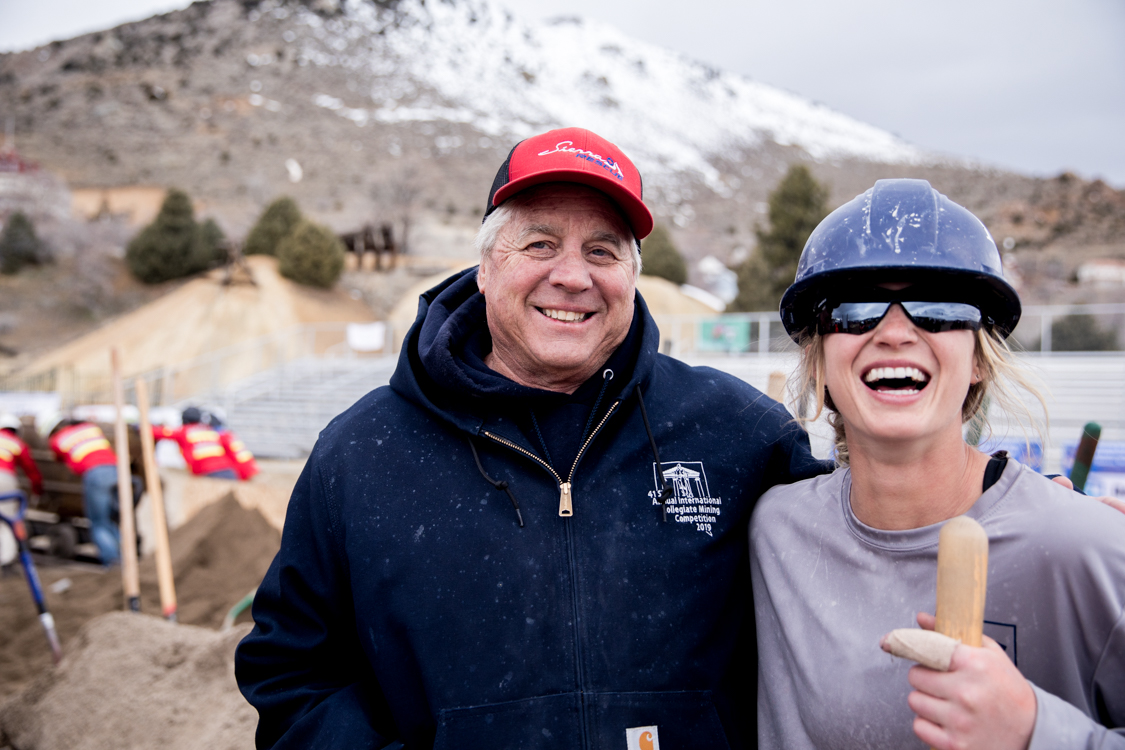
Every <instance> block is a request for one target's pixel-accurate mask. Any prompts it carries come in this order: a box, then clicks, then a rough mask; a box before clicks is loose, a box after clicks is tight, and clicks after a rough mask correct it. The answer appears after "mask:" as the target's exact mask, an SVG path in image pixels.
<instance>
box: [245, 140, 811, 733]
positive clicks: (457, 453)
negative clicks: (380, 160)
mask: <svg viewBox="0 0 1125 750" xmlns="http://www.w3.org/2000/svg"><path fill="white" fill-rule="evenodd" d="M651 229H652V216H651V214H650V213H649V211H648V209H647V208H646V207H645V205H644V203H643V201H642V198H641V179H640V175H639V174H637V171H636V169H635V168H634V166H633V164H632V163H631V162H630V161H629V160H628V159H627V158H626V157H625V156H624V155H623V154H621V152H620V151H619V150H618V149H617V148H616V147H615V146H613V145H612V144H610V143H608V142H607V141H605V140H603V139H601V138H599V137H598V136H596V135H594V134H593V133H590V132H588V131H584V130H579V129H567V130H558V131H552V132H549V133H545V134H543V135H539V136H536V137H533V138H530V139H528V140H526V141H523V142H521V143H520V144H518V145H517V146H516V147H515V148H514V149H513V150H512V152H511V154H509V157H508V160H507V161H506V162H505V163H504V165H503V166H502V167H501V169H500V172H499V174H498V175H497V177H496V181H495V183H494V184H493V187H492V191H491V194H490V196H489V205H488V212H487V213H486V218H485V221H484V224H483V225H482V227H481V230H480V233H479V236H478V240H477V246H478V249H479V251H480V254H481V262H480V266H479V268H478V269H473V270H470V271H467V272H465V273H462V274H459V275H457V276H454V277H453V278H450V279H448V280H447V281H445V282H444V283H442V284H441V285H439V286H438V287H436V288H434V289H432V290H430V291H429V292H427V293H426V294H425V295H423V297H422V300H421V304H420V306H419V312H418V318H417V321H416V322H415V324H414V326H413V328H412V329H411V330H410V333H409V335H408V336H407V339H406V342H405V344H404V346H403V350H402V354H401V356H400V360H399V365H398V368H397V370H396V372H395V374H394V377H393V378H392V380H391V384H390V386H389V387H386V388H379V389H377V390H375V391H373V392H372V393H370V394H368V395H367V396H366V397H364V398H363V399H362V400H360V401H359V402H358V403H357V404H356V405H355V406H353V407H352V408H351V409H349V410H348V411H347V412H345V413H344V414H342V415H341V416H339V417H338V418H336V419H335V420H334V421H333V422H332V423H331V424H330V425H329V426H328V427H327V428H326V429H325V430H324V432H323V433H322V434H321V437H320V440H319V441H318V443H317V445H316V448H315V449H314V451H313V455H312V456H311V457H310V458H309V461H308V464H307V465H306V467H305V471H304V473H303V474H302V476H301V479H300V481H299V482H298V484H297V487H296V489H295V491H294V494H293V498H292V500H291V501H290V504H289V511H288V514H287V517H286V522H285V532H284V534H283V537H282V543H281V550H280V552H279V553H278V555H277V558H276V559H275V560H274V562H273V564H272V566H271V567H270V570H269V572H268V573H267V574H266V577H265V580H264V581H263V582H262V585H261V587H260V588H259V589H258V595H257V599H256V600H255V603H254V619H255V622H256V626H255V629H254V631H253V632H252V633H251V634H250V635H249V636H247V638H246V639H245V640H244V641H243V642H242V644H241V645H240V647H239V649H238V655H237V674H238V679H239V683H240V685H241V688H242V691H243V693H244V694H245V695H246V697H247V699H248V700H249V701H250V702H251V703H252V704H254V706H256V707H257V709H258V711H259V714H260V717H261V719H260V723H259V726H258V736H257V739H258V745H259V747H287V748H288V747H292V748H298V747H300V748H308V747H318V748H319V747H348V748H353V747H354V748H358V747H365V748H382V747H402V746H405V747H406V748H410V749H411V750H414V749H415V748H431V747H433V748H442V749H444V748H458V750H472V749H475V748H488V749H489V750H495V749H499V748H565V749H566V750H570V749H572V748H607V749H608V748H622V749H624V748H630V749H631V750H639V749H640V748H661V747H662V748H663V749H664V750H676V749H677V748H726V747H731V748H743V747H751V746H753V745H754V744H755V741H754V716H755V708H754V689H755V682H756V680H755V669H756V668H755V659H754V655H755V646H754V630H753V616H752V614H753V609H752V606H751V603H750V595H749V592H750V580H749V566H748V563H747V557H748V555H747V541H746V528H747V521H748V519H749V516H750V512H751V510H752V507H753V504H754V502H755V500H756V499H757V497H758V495H759V494H760V493H761V492H762V491H763V490H765V489H766V488H768V487H769V486H771V485H773V484H775V483H779V482H788V481H792V480H794V479H796V478H802V477H804V476H807V475H810V474H812V473H815V472H817V471H819V470H821V466H820V464H819V463H818V462H816V461H814V460H813V459H812V457H811V455H810V454H809V449H808V443H807V439H806V436H805V435H804V433H803V432H802V431H801V430H800V429H799V428H798V427H797V426H796V425H795V424H794V423H793V421H792V419H791V418H790V416H789V415H788V413H786V412H785V410H784V409H782V408H781V407H780V406H778V405H777V404H776V403H774V402H773V401H770V400H769V399H767V398H765V397H764V396H763V395H762V394H761V393H759V392H758V391H756V390H755V389H753V388H751V387H750V386H748V385H746V384H745V383H743V382H741V381H739V380H736V379H734V378H732V377H729V376H727V375H724V374H723V373H720V372H717V371H715V370H712V369H708V368H692V367H688V366H687V365H684V364H683V363H680V362H677V361H675V360H672V359H670V358H668V357H664V356H662V355H660V354H658V352H657V348H658V343H659V334H658V332H657V329H656V325H655V324H654V322H653V320H652V318H651V317H650V316H649V314H648V311H647V309H646V308H645V304H644V301H643V300H642V299H641V297H640V296H639V295H638V294H637V293H636V289H635V283H636V279H637V275H638V273H639V272H640V255H639V250H638V244H637V240H638V239H639V238H641V237H643V236H645V235H646V234H647V233H648V232H649V231H650V230H651ZM400 743H401V744H400Z"/></svg>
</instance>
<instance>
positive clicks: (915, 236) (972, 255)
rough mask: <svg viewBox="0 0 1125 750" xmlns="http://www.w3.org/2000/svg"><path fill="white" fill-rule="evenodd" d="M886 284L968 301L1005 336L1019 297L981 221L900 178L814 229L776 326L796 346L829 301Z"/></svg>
mask: <svg viewBox="0 0 1125 750" xmlns="http://www.w3.org/2000/svg"><path fill="white" fill-rule="evenodd" d="M890 281H906V282H913V283H921V284H925V285H926V286H927V287H928V288H930V289H934V288H937V289H939V290H940V293H941V294H942V295H944V296H945V298H946V299H945V301H949V302H961V301H963V302H969V303H971V304H973V305H975V306H977V307H978V308H980V311H981V315H982V318H983V320H984V323H985V324H986V325H988V326H990V327H992V328H993V329H994V330H995V331H997V332H998V333H999V334H1000V335H1001V336H1004V337H1007V336H1008V334H1010V333H1011V332H1012V329H1014V328H1015V327H1016V323H1018V322H1019V319H1020V310H1021V308H1020V298H1019V296H1018V295H1017V294H1016V290H1015V289H1013V288H1012V285H1011V284H1009V283H1008V282H1007V281H1005V280H1004V271H1003V266H1002V265H1001V262H1000V253H999V251H997V249H996V243H995V242H993V241H992V237H991V235H989V233H988V230H987V229H985V226H984V224H982V223H981V221H980V219H978V218H977V217H975V216H973V214H972V213H970V212H969V210H968V209H966V208H965V207H963V206H959V205H958V204H956V203H954V202H953V201H951V200H949V199H948V198H946V197H945V196H944V195H942V194H941V193H939V192H938V191H936V190H934V189H933V187H931V186H930V183H928V182H926V181H925V180H908V179H898V180H879V181H878V182H876V183H875V186H874V187H873V188H871V189H870V190H868V191H867V192H865V193H863V194H862V195H857V196H856V197H855V198H853V199H852V200H851V201H849V202H847V203H845V204H844V205H842V206H840V207H839V208H837V209H836V210H835V211H833V212H832V213H830V214H829V215H828V216H827V217H825V219H824V221H822V222H820V224H818V225H817V227H816V229H814V230H813V232H812V234H811V235H809V240H808V242H806V243H805V249H804V251H802V252H801V259H800V261H799V262H798V263H797V278H796V279H795V280H794V282H793V284H792V286H790V287H789V288H788V289H787V290H786V291H785V295H784V296H783V297H782V298H781V321H782V323H783V324H784V325H785V330H786V331H787V332H788V333H789V335H790V337H792V339H793V340H794V341H798V342H799V341H800V340H801V337H802V336H803V335H805V334H807V333H811V332H812V331H813V329H814V327H815V324H816V320H817V315H818V313H819V311H820V309H821V308H823V307H824V306H825V305H826V304H828V303H829V302H830V301H832V300H836V301H840V302H843V301H846V300H845V299H844V296H846V295H848V294H849V293H850V292H853V291H854V290H855V288H856V285H861V286H870V285H871V284H878V283H882V282H890Z"/></svg>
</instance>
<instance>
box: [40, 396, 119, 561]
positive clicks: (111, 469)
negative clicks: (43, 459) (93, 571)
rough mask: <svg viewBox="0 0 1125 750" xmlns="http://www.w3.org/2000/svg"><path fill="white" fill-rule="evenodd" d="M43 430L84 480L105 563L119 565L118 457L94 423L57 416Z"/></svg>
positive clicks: (85, 496)
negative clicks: (116, 514) (116, 517)
mask: <svg viewBox="0 0 1125 750" xmlns="http://www.w3.org/2000/svg"><path fill="white" fill-rule="evenodd" d="M40 429H41V434H42V433H46V437H48V438H49V445H50V446H51V450H52V451H54V453H55V455H56V456H58V458H59V460H61V461H62V462H63V463H65V464H66V467H67V468H68V469H70V470H71V471H73V472H74V473H75V474H77V475H78V476H79V477H81V478H82V501H83V505H84V510H85V512H86V518H87V519H88V520H89V521H90V535H91V536H92V537H93V539H94V544H96V545H97V547H98V555H99V557H100V558H101V561H102V564H103V565H112V564H113V563H116V562H117V561H118V559H119V558H120V556H121V534H120V532H119V531H118V529H117V525H116V524H115V523H114V522H113V518H112V515H111V514H112V512H113V506H114V502H115V500H116V497H115V494H114V488H115V487H116V486H117V454H115V453H114V452H113V447H112V446H110V444H109V440H107V439H106V437H105V433H103V432H102V430H101V428H100V427H98V426H97V425H96V424H93V423H92V422H83V421H82V420H77V419H63V418H61V417H58V416H56V417H53V418H48V419H47V420H45V421H44V422H43V424H42V426H41V428H40Z"/></svg>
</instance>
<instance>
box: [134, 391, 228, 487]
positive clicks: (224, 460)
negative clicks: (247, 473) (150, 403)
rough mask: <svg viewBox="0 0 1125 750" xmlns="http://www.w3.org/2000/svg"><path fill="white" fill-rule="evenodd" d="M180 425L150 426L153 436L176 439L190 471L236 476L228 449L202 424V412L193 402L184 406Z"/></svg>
mask: <svg viewBox="0 0 1125 750" xmlns="http://www.w3.org/2000/svg"><path fill="white" fill-rule="evenodd" d="M182 420H183V425H182V426H180V427H165V426H164V425H155V424H154V425H153V426H152V437H153V438H154V439H155V440H175V441H176V443H177V444H178V445H179V446H180V453H182V454H183V456H184V462H185V463H187V465H188V469H190V470H191V473H192V474H196V475H198V476H204V477H212V478H214V479H238V478H239V477H238V472H237V471H236V469H235V466H236V464H235V462H234V460H233V459H232V458H231V457H230V455H229V454H228V453H227V449H226V447H225V446H224V445H223V440H222V437H221V436H220V435H219V433H218V432H217V431H216V430H215V429H214V428H213V427H211V426H209V425H205V424H203V412H201V411H200V410H199V409H198V408H196V407H194V406H189V407H188V408H186V409H184V412H183V415H182Z"/></svg>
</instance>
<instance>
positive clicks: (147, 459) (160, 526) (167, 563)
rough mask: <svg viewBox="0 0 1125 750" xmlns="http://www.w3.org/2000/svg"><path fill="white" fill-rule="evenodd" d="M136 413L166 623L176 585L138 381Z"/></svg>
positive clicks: (144, 396) (144, 389)
mask: <svg viewBox="0 0 1125 750" xmlns="http://www.w3.org/2000/svg"><path fill="white" fill-rule="evenodd" d="M137 410H138V411H139V412H140V423H141V455H142V457H143V458H144V465H145V485H146V486H147V489H148V499H149V501H150V502H151V504H152V525H153V536H154V537H155V539H154V541H155V542H156V581H157V583H158V584H159V586H160V608H161V610H162V611H163V614H164V616H165V617H166V618H168V619H169V620H172V621H175V619H176V583H175V580H174V579H173V577H172V552H171V547H170V546H169V544H168V519H167V517H166V516H165V514H164V490H163V488H162V487H161V486H160V472H159V471H157V469H156V450H155V446H154V444H153V439H152V427H151V426H150V425H149V421H148V384H147V383H145V381H144V379H142V378H137Z"/></svg>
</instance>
